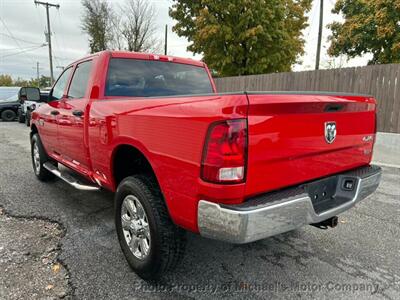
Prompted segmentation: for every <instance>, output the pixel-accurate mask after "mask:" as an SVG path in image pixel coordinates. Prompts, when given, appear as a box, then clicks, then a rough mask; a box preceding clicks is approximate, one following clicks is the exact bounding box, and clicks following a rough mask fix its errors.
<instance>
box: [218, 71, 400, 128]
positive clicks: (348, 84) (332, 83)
mask: <svg viewBox="0 0 400 300" xmlns="http://www.w3.org/2000/svg"><path fill="white" fill-rule="evenodd" d="M399 80H400V64H389V65H375V66H366V67H358V68H343V69H332V70H319V71H305V72H290V73H273V74H265V75H249V76H237V77H224V78H216V79H215V82H216V85H217V90H218V91H219V92H235V91H330V92H346V93H361V94H369V95H372V96H374V97H375V98H376V99H377V101H378V131H383V132H392V133H400V121H399V119H400V82H399Z"/></svg>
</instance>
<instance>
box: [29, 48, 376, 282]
mask: <svg viewBox="0 0 400 300" xmlns="http://www.w3.org/2000/svg"><path fill="white" fill-rule="evenodd" d="M36 92H37V93H38V91H36ZM36 97H37V96H36ZM375 134H376V101H375V99H373V98H372V97H371V96H368V95H353V94H338V93H327V92H313V93H307V92H304V93H293V92H235V93H218V92H217V91H216V88H215V85H214V83H213V80H212V77H211V75H210V72H209V70H208V69H207V66H206V65H205V64H204V63H203V62H200V61H195V60H191V59H183V58H177V57H171V56H164V55H152V54H142V53H132V52H118V51H104V52H100V53H96V54H93V55H91V56H88V57H86V58H83V59H81V60H79V61H77V62H74V63H72V64H71V65H70V66H68V67H67V68H66V69H65V70H64V72H63V73H62V74H61V75H60V77H59V78H58V79H57V81H56V82H55V84H54V86H53V88H52V89H51V91H50V95H49V100H48V102H47V103H45V104H44V105H42V106H40V107H39V108H37V109H36V110H35V111H33V112H32V120H31V135H30V136H31V145H32V163H33V169H34V172H35V174H36V176H37V178H38V179H39V180H42V181H48V180H50V179H52V178H54V177H59V178H61V179H63V180H64V181H66V182H67V183H69V184H71V185H72V186H74V187H75V188H77V189H81V190H87V191H96V190H99V189H107V190H110V191H113V192H115V224H116V230H117V234H118V239H119V242H120V245H121V248H122V251H123V253H124V255H125V257H126V259H127V261H128V263H129V265H130V266H131V267H132V268H133V270H134V271H135V272H136V273H137V274H138V275H139V276H141V277H142V278H144V279H154V278H157V277H159V276H161V275H162V274H163V273H164V272H165V271H167V270H170V269H172V268H173V267H174V266H175V265H176V264H177V263H178V262H179V260H180V259H181V258H182V255H183V252H184V246H185V230H188V231H192V232H195V233H199V234H200V235H202V236H204V237H206V238H212V239H217V240H222V241H226V242H230V243H239V244H240V243H249V242H252V241H256V240H259V239H264V238H267V237H270V236H273V235H276V234H280V233H283V232H287V231H290V230H294V229H297V228H299V227H301V226H303V225H308V224H312V225H315V226H317V227H323V228H325V227H329V226H331V227H334V226H335V225H336V223H337V215H338V214H340V213H342V212H344V211H346V210H348V209H349V208H351V207H353V206H354V205H355V204H356V203H357V202H359V201H361V200H362V199H364V198H366V197H367V196H368V195H370V194H371V193H373V192H374V191H375V189H376V188H377V187H378V185H379V182H380V178H381V169H380V168H379V167H377V166H374V165H371V164H370V163H371V157H372V151H373V146H374V142H375Z"/></svg>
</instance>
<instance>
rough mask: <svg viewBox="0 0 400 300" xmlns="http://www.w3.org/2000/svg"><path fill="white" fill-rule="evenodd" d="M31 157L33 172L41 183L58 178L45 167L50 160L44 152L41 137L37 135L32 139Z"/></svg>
mask: <svg viewBox="0 0 400 300" xmlns="http://www.w3.org/2000/svg"><path fill="white" fill-rule="evenodd" d="M31 156H32V165H33V171H34V172H35V175H36V177H37V178H38V179H39V180H40V181H48V180H51V179H53V178H55V177H56V176H55V175H54V174H53V173H51V172H50V171H49V170H47V169H46V168H45V167H44V166H43V164H44V163H45V162H47V161H49V160H50V159H49V157H48V156H47V153H46V151H45V150H44V148H43V145H42V142H41V140H40V137H39V135H38V134H37V133H36V134H34V135H33V136H32V139H31Z"/></svg>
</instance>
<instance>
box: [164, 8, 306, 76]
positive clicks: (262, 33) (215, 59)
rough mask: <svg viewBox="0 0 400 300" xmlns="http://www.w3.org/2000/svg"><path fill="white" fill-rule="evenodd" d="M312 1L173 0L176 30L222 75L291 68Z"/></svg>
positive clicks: (300, 42) (296, 55)
mask: <svg viewBox="0 0 400 300" xmlns="http://www.w3.org/2000/svg"><path fill="white" fill-rule="evenodd" d="M310 8H311V0H268V1H266V0H233V1H220V0H201V1H191V0H180V1H178V0H174V4H173V5H172V8H171V9H170V11H169V13H170V16H171V17H172V18H174V19H175V20H176V21H177V22H178V23H177V24H176V25H175V26H174V28H173V30H174V31H175V32H176V33H177V34H178V35H179V36H183V37H186V38H187V39H188V40H189V42H191V44H190V45H189V47H188V50H190V51H192V52H194V53H199V54H202V55H203V57H204V61H205V62H206V63H207V64H208V65H209V66H210V67H211V68H212V69H214V70H215V71H217V72H218V73H219V75H222V76H233V75H248V74H260V73H271V72H283V71H290V70H291V66H292V65H293V64H294V63H296V61H297V59H298V58H299V56H300V55H301V54H303V52H304V50H303V47H304V40H303V38H302V33H301V32H302V30H303V29H304V28H305V27H306V26H307V17H306V16H305V12H307V11H309V10H310Z"/></svg>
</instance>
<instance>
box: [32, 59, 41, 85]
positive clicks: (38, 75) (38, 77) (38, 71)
mask: <svg viewBox="0 0 400 300" xmlns="http://www.w3.org/2000/svg"><path fill="white" fill-rule="evenodd" d="M32 69H36V78H37V87H38V88H40V69H42V68H41V67H39V62H38V61H37V62H36V67H33V68H32Z"/></svg>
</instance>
